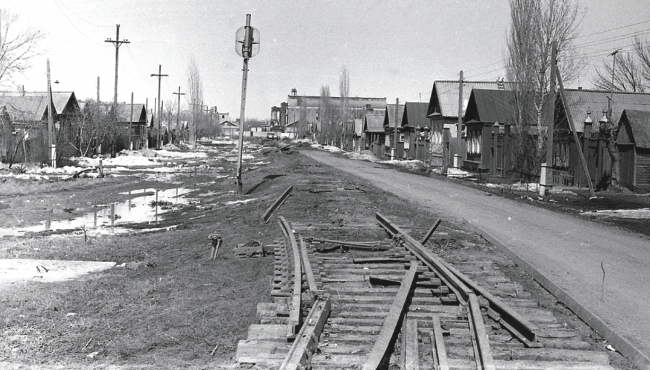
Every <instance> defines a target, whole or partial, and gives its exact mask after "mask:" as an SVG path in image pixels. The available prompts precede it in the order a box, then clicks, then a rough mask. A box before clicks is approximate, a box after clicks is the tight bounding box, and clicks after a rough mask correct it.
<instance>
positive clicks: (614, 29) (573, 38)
mask: <svg viewBox="0 0 650 370" xmlns="http://www.w3.org/2000/svg"><path fill="white" fill-rule="evenodd" d="M649 22H650V20H645V21H642V22H637V23H632V24H628V25H626V26H621V27H616V28H612V29H609V30H604V31H599V32H594V33H589V34H586V35H579V36H576V37H572V38H570V39H569V40H575V39H579V38H582V37H588V36H593V35H600V34H602V33H607V32H612V31H616V30H620V29H623V28H628V27H634V26H638V25H640V24H644V23H649Z"/></svg>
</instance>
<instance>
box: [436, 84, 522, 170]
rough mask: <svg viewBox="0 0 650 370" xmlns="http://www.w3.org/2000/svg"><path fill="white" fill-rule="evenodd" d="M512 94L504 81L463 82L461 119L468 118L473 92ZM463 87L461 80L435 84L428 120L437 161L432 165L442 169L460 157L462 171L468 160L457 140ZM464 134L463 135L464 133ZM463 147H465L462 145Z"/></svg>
mask: <svg viewBox="0 0 650 370" xmlns="http://www.w3.org/2000/svg"><path fill="white" fill-rule="evenodd" d="M474 88H477V89H489V90H510V89H511V88H512V85H511V84H510V83H508V82H504V81H502V80H497V81H463V95H462V97H461V101H462V102H463V105H462V115H464V114H465V109H466V108H467V103H468V101H469V96H470V94H471V92H472V89H474ZM459 95H460V83H459V81H458V80H456V81H451V80H447V81H445V80H441V81H434V83H433V88H432V90H431V98H430V100H429V105H428V107H427V114H426V115H427V117H428V118H429V120H430V121H431V123H430V127H431V134H430V136H431V153H432V158H434V159H435V158H437V160H434V161H433V162H432V163H441V164H442V166H443V167H445V168H446V167H447V166H450V165H451V166H453V165H454V160H453V158H454V156H456V155H458V156H459V157H460V161H459V162H458V161H457V163H456V166H458V167H460V166H461V165H462V164H463V162H462V161H463V160H464V159H465V157H464V155H465V153H466V149H465V148H464V147H463V148H460V147H459V144H458V143H459V141H458V139H457V137H458V136H457V133H456V131H457V129H456V128H457V123H458V100H459V99H458V98H459ZM461 131H464V129H463V130H461ZM463 146H464V144H463Z"/></svg>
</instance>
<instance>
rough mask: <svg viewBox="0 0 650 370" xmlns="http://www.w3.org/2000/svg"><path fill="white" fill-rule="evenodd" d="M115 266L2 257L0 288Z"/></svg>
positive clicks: (0, 262)
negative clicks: (16, 283) (27, 281)
mask: <svg viewBox="0 0 650 370" xmlns="http://www.w3.org/2000/svg"><path fill="white" fill-rule="evenodd" d="M113 266H115V262H94V261H62V260H38V259H0V289H1V288H3V286H4V287H6V286H9V285H10V284H13V283H15V282H21V281H26V280H31V281H41V282H55V281H64V280H69V279H74V278H77V277H79V276H81V275H84V274H87V273H89V272H97V271H102V270H106V269H109V268H111V267H113Z"/></svg>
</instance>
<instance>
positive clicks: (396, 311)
mask: <svg viewBox="0 0 650 370" xmlns="http://www.w3.org/2000/svg"><path fill="white" fill-rule="evenodd" d="M419 266H420V264H419V263H418V261H413V262H411V268H410V269H409V270H408V272H407V273H406V275H404V278H403V279H402V285H400V287H399V290H398V291H397V295H396V296H395V300H394V301H393V304H392V305H391V306H390V310H389V311H388V316H387V317H386V320H384V325H382V327H381V330H380V331H379V336H378V337H377V340H376V341H375V345H374V346H373V347H372V351H371V352H370V354H369V355H368V359H367V360H366V363H365V364H364V365H363V370H376V369H379V367H380V366H381V365H382V364H384V363H385V361H386V356H387V354H388V349H389V348H390V344H391V343H392V339H393V337H394V336H395V331H396V330H397V328H398V324H399V322H400V320H401V319H402V316H403V315H404V308H405V306H406V301H407V299H408V296H409V294H410V292H411V287H412V286H413V282H414V281H415V277H416V275H417V272H418V267H419Z"/></svg>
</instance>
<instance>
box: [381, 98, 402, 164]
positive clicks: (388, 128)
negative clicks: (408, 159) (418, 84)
mask: <svg viewBox="0 0 650 370" xmlns="http://www.w3.org/2000/svg"><path fill="white" fill-rule="evenodd" d="M403 117H404V105H403V104H399V105H397V104H386V115H385V117H384V132H385V144H384V155H385V156H386V158H388V159H390V157H391V153H392V150H393V147H395V145H397V146H396V147H395V153H394V155H395V159H400V158H404V135H403V134H402V133H403V131H402V118H403ZM396 131H397V132H396ZM396 135H397V137H395V136H396Z"/></svg>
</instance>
